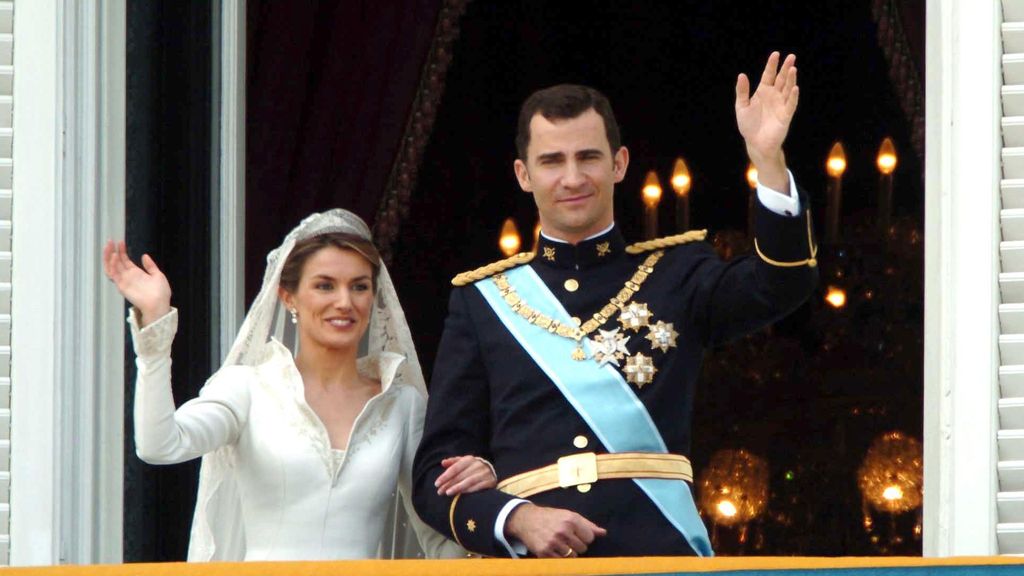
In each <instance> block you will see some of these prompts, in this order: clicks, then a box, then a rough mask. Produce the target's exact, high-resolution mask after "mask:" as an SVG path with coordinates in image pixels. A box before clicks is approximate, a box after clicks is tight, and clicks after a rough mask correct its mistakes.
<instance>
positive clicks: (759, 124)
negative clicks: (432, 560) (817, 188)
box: [413, 53, 817, 557]
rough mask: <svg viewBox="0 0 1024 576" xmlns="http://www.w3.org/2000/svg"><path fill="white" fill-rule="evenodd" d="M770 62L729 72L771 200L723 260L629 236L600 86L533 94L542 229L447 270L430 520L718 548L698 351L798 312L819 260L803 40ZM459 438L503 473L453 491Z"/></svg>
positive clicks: (588, 539) (526, 155) (667, 241)
mask: <svg viewBox="0 0 1024 576" xmlns="http://www.w3.org/2000/svg"><path fill="white" fill-rule="evenodd" d="M779 60H780V57H779V54H778V53H774V54H772V55H771V57H769V59H768V63H767V65H766V66H765V69H764V72H763V73H762V75H761V80H760V83H759V85H758V87H757V89H756V91H755V92H754V94H753V95H752V96H751V95H750V89H749V81H748V80H747V78H746V76H745V75H743V74H740V75H739V77H738V79H737V82H736V117H737V123H738V125H739V130H740V133H741V135H742V136H743V138H744V140H745V142H746V147H747V153H748V155H749V156H750V159H751V161H752V162H753V163H754V165H755V166H756V168H757V170H758V175H759V179H760V183H759V188H758V198H759V199H760V202H759V203H758V207H757V208H756V215H755V218H756V225H755V231H756V237H755V244H754V245H755V253H754V254H751V255H749V256H746V257H743V258H738V259H735V260H732V261H730V262H723V261H722V260H721V259H719V258H718V257H717V255H716V254H715V252H714V251H713V250H712V248H711V246H709V245H708V244H707V243H706V242H703V239H704V233H703V232H689V233H686V234H681V235H679V236H673V237H668V238H661V239H657V240H653V241H647V242H640V243H637V244H632V245H627V244H626V242H625V241H624V240H623V238H622V236H621V234H620V233H619V229H618V228H617V227H616V226H615V224H614V219H613V213H612V204H613V202H612V195H613V188H614V185H615V184H616V183H618V182H621V181H622V179H623V177H624V176H625V174H626V167H627V165H628V164H629V152H628V150H627V149H626V148H625V147H623V146H622V145H621V143H620V141H619V132H618V127H617V125H616V123H615V118H614V116H613V114H612V111H611V107H610V105H609V104H608V101H607V99H605V98H604V96H602V95H601V94H600V93H598V92H597V91H595V90H593V89H591V88H587V87H583V86H569V85H561V86H555V87H552V88H548V89H545V90H541V91H539V92H537V93H535V94H533V95H532V96H530V98H528V99H527V101H526V102H525V103H524V104H523V108H522V111H521V113H520V118H519V132H518V136H517V139H516V143H517V148H518V154H519V159H518V160H516V161H515V172H516V176H517V178H518V180H519V184H520V186H521V187H522V189H523V190H524V191H526V192H528V193H531V194H533V196H534V200H535V201H536V203H537V208H538V210H539V213H540V222H541V230H542V235H541V238H540V240H539V243H538V247H537V252H536V254H520V255H517V256H514V257H512V258H509V259H507V260H505V261H501V262H496V263H494V264H491V265H488V266H485V267H483V268H481V269H478V270H475V271H472V272H469V273H464V274H460V275H459V276H457V277H456V278H455V279H454V280H453V284H455V285H456V288H455V289H454V290H453V291H452V294H451V299H450V302H449V315H448V319H447V321H446V324H445V330H444V335H443V337H442V339H441V344H440V348H439V350H438V355H437V360H436V363H435V369H434V374H433V379H432V381H431V388H430V391H431V395H430V400H429V404H428V408H427V416H426V422H425V426H424V433H423V440H422V443H421V445H420V448H419V451H418V453H417V455H416V461H415V464H414V470H413V486H414V502H415V505H416V509H417V511H418V512H419V514H420V516H421V517H422V518H423V519H424V520H426V521H427V522H428V523H430V524H431V525H432V526H433V527H434V528H436V529H437V530H439V531H440V532H441V533H443V534H448V535H450V537H451V538H453V539H454V540H456V541H457V542H459V543H460V544H462V545H463V546H464V547H466V548H467V549H469V550H471V551H473V552H476V553H479V554H483V555H487V556H513V557H514V556H518V555H522V554H527V553H529V554H532V555H534V556H538V557H571V556H577V555H584V554H586V555H590V556H624V555H638V556H641V555H642V556H648V555H688V554H700V555H710V554H711V548H710V544H709V542H708V537H707V532H706V529H705V528H704V525H703V523H702V522H701V519H700V517H699V515H698V514H697V511H696V506H695V505H694V501H693V497H692V495H691V485H692V480H693V471H692V469H691V467H690V463H689V460H688V459H687V458H686V454H688V453H689V452H690V445H691V444H690V443H691V438H690V421H691V411H692V406H693V394H694V387H695V385H696V382H697V378H698V375H699V372H700V362H701V355H702V350H703V348H704V347H706V346H709V345H714V344H716V343H719V342H722V341H724V340H728V339H730V338H733V337H736V336H739V335H741V334H744V333H747V332H750V331H752V330H755V329H758V328H760V327H762V326H764V325H766V324H769V323H771V322H773V321H775V320H777V319H779V318H780V317H782V316H784V315H786V314H787V313H789V312H791V311H792V310H793V309H795V308H796V307H797V306H799V305H800V304H801V303H802V302H803V301H804V300H806V298H807V297H808V296H809V295H810V293H811V291H812V289H813V287H814V284H815V281H816V278H817V272H816V262H815V259H814V258H815V245H814V241H813V238H812V235H811V223H810V217H809V215H808V214H807V207H808V206H809V204H808V201H807V199H806V198H803V197H801V196H800V193H799V192H798V190H797V188H796V185H795V183H794V182H793V180H792V176H791V175H790V174H789V171H788V170H787V168H786V163H785V159H784V155H783V152H782V143H783V141H784V140H785V136H786V133H787V131H788V129H789V124H790V121H791V119H792V117H793V113H794V112H795V111H796V105H797V99H798V88H797V85H796V68H795V66H794V64H795V57H794V56H792V55H790V56H789V57H787V58H786V60H785V62H783V63H782V65H781V69H780V67H779ZM457 454H474V455H477V456H478V457H481V458H484V459H485V460H487V461H488V462H490V463H491V464H492V465H493V467H494V469H495V471H496V476H497V478H498V487H497V488H496V489H490V490H483V491H479V492H475V493H472V494H463V495H461V496H458V495H457V496H455V497H452V496H450V495H448V494H449V493H454V490H453V488H455V486H454V485H453V482H452V480H451V478H453V477H454V475H455V473H456V472H457V471H458V470H456V467H455V466H453V465H452V464H451V461H450V460H445V458H446V457H449V456H453V455H457Z"/></svg>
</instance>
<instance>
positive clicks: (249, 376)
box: [129, 310, 464, 560]
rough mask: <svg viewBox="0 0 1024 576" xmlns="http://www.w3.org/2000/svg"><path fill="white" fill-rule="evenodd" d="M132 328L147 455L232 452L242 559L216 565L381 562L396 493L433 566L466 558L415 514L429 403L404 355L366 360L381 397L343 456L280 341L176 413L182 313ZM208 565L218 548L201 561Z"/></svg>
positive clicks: (138, 420) (154, 458) (229, 370)
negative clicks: (411, 378) (402, 376)
mask: <svg viewBox="0 0 1024 576" xmlns="http://www.w3.org/2000/svg"><path fill="white" fill-rule="evenodd" d="M133 316H134V315H133ZM129 324H130V325H131V331H132V338H133V340H134V345H135V352H136V354H137V360H136V363H137V366H138V380H137V383H136V390H135V445H136V451H137V453H138V455H139V457H140V458H142V459H143V460H145V461H146V462H150V463H154V464H173V463H177V462H183V461H186V460H191V459H193V458H198V457H200V456H202V455H204V454H207V453H210V452H213V451H215V450H218V449H225V448H226V449H227V453H228V454H230V458H229V460H230V466H231V468H232V470H231V471H230V472H228V473H227V474H226V475H227V476H228V477H230V478H231V479H233V481H234V483H235V488H236V489H237V495H238V496H237V502H238V504H239V506H238V509H239V510H240V511H241V524H242V530H241V531H240V532H241V534H240V536H242V538H241V539H240V540H239V541H238V542H237V544H236V545H234V546H233V547H234V548H239V547H240V548H241V550H234V551H227V553H226V554H225V550H221V551H220V552H221V553H220V554H218V555H217V557H216V558H217V559H243V557H237V558H232V555H236V556H237V555H239V554H243V555H244V559H245V560H328V559H343V558H376V557H378V555H379V554H381V552H380V545H381V542H382V539H385V536H386V532H387V531H389V530H393V529H394V527H393V526H388V525H387V523H388V518H389V510H390V507H391V506H392V505H393V504H394V502H395V491H396V490H397V491H398V492H399V495H400V497H401V501H402V502H403V503H404V505H405V509H406V510H407V511H408V512H409V517H410V521H411V523H412V528H413V529H414V531H415V533H416V536H417V538H418V540H419V541H420V544H421V546H422V547H423V550H424V551H425V553H426V555H427V556H428V557H443V556H447V557H456V556H461V555H463V554H464V551H463V550H462V549H461V548H459V547H458V546H457V545H455V543H453V542H451V541H449V540H446V539H445V538H444V537H442V536H441V535H440V534H438V533H437V532H435V531H434V530H433V529H431V528H429V527H428V526H426V525H425V524H423V522H422V521H420V520H419V518H418V517H416V515H415V513H414V512H412V510H413V508H412V504H411V502H410V490H411V488H410V485H409V483H410V473H411V468H412V461H413V455H414V454H415V451H416V447H417V445H418V444H419V440H420V435H421V432H422V428H423V415H424V411H425V406H426V398H424V397H423V394H422V392H420V391H419V390H417V389H416V388H415V387H414V386H411V385H407V384H406V383H404V382H401V381H398V379H396V374H397V373H399V368H400V366H401V365H402V363H403V362H404V357H403V356H401V355H399V354H395V353H392V352H386V351H381V352H379V353H378V354H376V355H375V356H372V357H366V358H363V359H361V360H360V361H359V370H360V372H361V373H362V374H364V375H366V376H368V377H370V378H374V379H379V380H380V383H381V393H380V394H379V395H377V396H375V397H374V398H372V399H371V400H370V401H369V402H368V403H367V404H366V406H365V407H364V408H363V410H362V412H361V413H360V414H359V416H358V417H357V418H356V420H355V424H354V425H353V428H352V432H351V435H350V439H349V445H348V447H347V448H346V449H345V450H336V449H332V447H331V445H330V440H329V438H328V434H327V430H326V428H325V427H324V425H323V423H322V422H321V421H320V419H319V418H318V417H317V415H316V414H315V413H314V412H313V410H312V409H311V408H310V407H309V405H308V404H307V403H306V401H305V395H304V391H303V385H302V379H301V377H300V375H299V372H298V370H297V369H296V367H295V362H294V360H293V358H292V354H291V352H290V351H289V350H288V349H287V348H285V347H284V346H283V345H281V344H280V343H279V342H277V341H276V340H270V341H268V342H266V344H265V346H264V348H263V351H262V357H261V358H259V360H258V361H257V362H254V363H253V364H252V365H229V366H225V367H223V368H221V369H220V370H219V371H218V372H217V373H216V374H214V375H213V377H211V378H210V380H209V382H207V384H206V385H205V386H204V387H203V389H202V391H201V392H200V395H199V397H197V398H195V399H193V400H191V401H189V402H187V403H185V404H183V405H182V406H181V407H180V408H178V409H177V410H175V406H174V399H173V397H172V394H171V358H170V351H171V342H172V340H173V339H174V334H175V332H176V330H177V311H175V310H172V311H171V312H170V313H169V314H167V315H166V316H164V317H163V318H161V319H159V320H157V321H155V322H153V323H152V324H150V325H148V326H146V327H145V328H144V329H141V330H140V329H139V328H138V325H137V324H136V322H135V320H134V318H130V319H129ZM417 369H418V366H417ZM200 506H201V507H202V506H203V503H200ZM236 514H237V513H236ZM208 515H209V516H211V517H210V518H209V521H210V523H211V524H214V523H217V522H221V523H224V522H229V523H230V522H233V521H232V519H231V517H230V515H227V517H213V516H224V514H221V513H220V512H218V511H217V510H213V511H210V512H208ZM224 528H227V529H228V531H236V532H239V531H238V530H237V529H238V526H226V527H225V526H221V527H220V530H221V531H223V530H224ZM214 531H215V532H216V531H217V530H214ZM195 534H196V531H195V530H193V535H194V537H195ZM218 545H219V546H223V544H218ZM210 548H212V546H211V547H210ZM385 555H386V554H385ZM210 557H212V550H211V551H210V556H209V557H207V558H203V559H210Z"/></svg>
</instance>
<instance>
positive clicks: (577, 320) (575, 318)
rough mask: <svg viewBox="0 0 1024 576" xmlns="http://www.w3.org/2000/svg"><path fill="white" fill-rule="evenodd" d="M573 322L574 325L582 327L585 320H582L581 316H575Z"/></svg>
mask: <svg viewBox="0 0 1024 576" xmlns="http://www.w3.org/2000/svg"><path fill="white" fill-rule="evenodd" d="M572 321H573V323H574V324H576V325H577V326H580V325H582V324H583V320H580V317H579V316H573V317H572Z"/></svg>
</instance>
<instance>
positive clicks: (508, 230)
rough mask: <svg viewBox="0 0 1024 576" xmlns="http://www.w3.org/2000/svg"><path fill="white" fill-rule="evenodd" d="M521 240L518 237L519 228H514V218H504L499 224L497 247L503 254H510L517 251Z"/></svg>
mask: <svg viewBox="0 0 1024 576" xmlns="http://www.w3.org/2000/svg"><path fill="white" fill-rule="evenodd" d="M521 245H522V240H520V238H519V229H518V228H516V222H515V220H513V219H511V218H506V219H505V223H504V224H502V226H501V236H500V237H499V238H498V248H500V249H501V253H502V254H504V255H505V256H511V255H513V254H515V253H516V252H519V247H520V246H521Z"/></svg>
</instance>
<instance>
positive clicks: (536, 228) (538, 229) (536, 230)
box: [532, 218, 540, 254]
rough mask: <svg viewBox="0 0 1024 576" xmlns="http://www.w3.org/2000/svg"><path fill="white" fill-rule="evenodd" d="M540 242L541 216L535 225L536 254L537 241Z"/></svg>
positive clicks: (534, 248) (534, 243)
mask: <svg viewBox="0 0 1024 576" xmlns="http://www.w3.org/2000/svg"><path fill="white" fill-rule="evenodd" d="M538 242H540V218H538V219H537V224H535V225H534V226H533V249H532V252H533V253H534V254H536V253H537V243H538Z"/></svg>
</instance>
